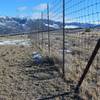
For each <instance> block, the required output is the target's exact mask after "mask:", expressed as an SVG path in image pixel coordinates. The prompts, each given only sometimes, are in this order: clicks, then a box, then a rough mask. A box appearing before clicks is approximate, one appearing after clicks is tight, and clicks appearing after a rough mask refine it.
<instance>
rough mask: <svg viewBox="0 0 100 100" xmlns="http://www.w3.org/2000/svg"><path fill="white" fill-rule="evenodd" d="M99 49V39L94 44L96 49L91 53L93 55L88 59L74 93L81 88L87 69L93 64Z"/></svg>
mask: <svg viewBox="0 0 100 100" xmlns="http://www.w3.org/2000/svg"><path fill="white" fill-rule="evenodd" d="M99 49H100V39H99V40H98V42H97V44H96V47H95V49H94V51H93V53H92V55H91V57H90V59H89V61H88V64H87V66H86V68H85V70H84V72H83V74H82V76H81V78H80V80H79V82H78V84H77V86H76V89H75V92H76V93H77V92H79V89H80V86H81V84H82V82H83V80H84V78H85V76H86V74H87V73H88V71H89V68H90V67H91V64H92V63H93V61H94V58H95V56H96V54H97V53H98V50H99Z"/></svg>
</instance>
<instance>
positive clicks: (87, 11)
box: [0, 0, 100, 23]
mask: <svg viewBox="0 0 100 100" xmlns="http://www.w3.org/2000/svg"><path fill="white" fill-rule="evenodd" d="M65 2H66V3H65V4H66V22H76V21H77V22H88V23H97V22H99V23H100V0H65ZM47 3H49V4H50V8H52V9H50V18H51V19H53V20H58V21H62V0H0V16H19V17H23V16H24V17H27V16H30V17H32V18H34V19H36V18H40V13H41V12H44V16H45V14H46V9H47ZM73 12H74V13H73ZM82 16H83V17H82ZM45 17H47V16H45Z"/></svg>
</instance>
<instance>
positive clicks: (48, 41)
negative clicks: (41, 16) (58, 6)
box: [47, 4, 50, 56]
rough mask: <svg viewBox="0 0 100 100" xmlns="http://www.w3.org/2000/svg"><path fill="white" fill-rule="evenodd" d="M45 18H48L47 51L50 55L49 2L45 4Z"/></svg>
mask: <svg viewBox="0 0 100 100" xmlns="http://www.w3.org/2000/svg"><path fill="white" fill-rule="evenodd" d="M47 20H48V53H49V56H50V31H49V20H50V19H49V4H47Z"/></svg>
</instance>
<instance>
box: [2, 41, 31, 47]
mask: <svg viewBox="0 0 100 100" xmlns="http://www.w3.org/2000/svg"><path fill="white" fill-rule="evenodd" d="M0 45H24V46H30V45H31V42H30V40H29V39H25V40H24V39H23V40H22V39H21V40H0Z"/></svg>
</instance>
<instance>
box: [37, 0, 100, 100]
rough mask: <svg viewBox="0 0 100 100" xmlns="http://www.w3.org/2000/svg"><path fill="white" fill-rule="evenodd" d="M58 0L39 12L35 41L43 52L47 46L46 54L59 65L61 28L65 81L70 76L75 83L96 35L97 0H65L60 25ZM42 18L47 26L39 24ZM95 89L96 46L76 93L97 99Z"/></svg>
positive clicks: (99, 86) (98, 81)
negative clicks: (55, 59) (93, 57)
mask: <svg viewBox="0 0 100 100" xmlns="http://www.w3.org/2000/svg"><path fill="white" fill-rule="evenodd" d="M62 1H63V0H50V1H49V8H48V9H47V12H46V11H44V12H42V13H41V20H40V21H41V24H40V25H39V27H38V29H37V31H38V32H37V34H36V35H37V37H36V40H37V41H36V43H37V45H38V46H39V47H40V48H42V52H43V53H44V54H48V50H50V51H49V52H50V56H52V57H54V58H59V61H60V63H59V62H57V63H59V65H60V69H62V65H63V56H64V55H63V56H62V54H63V49H64V48H63V42H64V41H63V28H64V29H65V37H64V38H65V44H64V45H65V49H64V54H65V63H64V65H65V78H66V80H67V81H68V80H72V81H73V82H74V83H75V85H76V84H78V81H79V79H80V77H81V76H82V74H83V72H84V69H85V68H86V65H87V63H88V61H89V59H90V57H91V55H92V52H93V50H94V48H95V46H96V44H97V41H98V40H99V39H100V0H65V3H64V4H65V8H64V9H65V25H64V26H63V15H64V14H63V2H62ZM48 10H49V12H48ZM48 16H49V17H48ZM44 21H45V26H47V27H42V26H43V22H44ZM58 24H59V26H60V27H59V26H58ZM48 27H49V28H48ZM39 31H42V32H39ZM48 34H49V37H48ZM48 38H49V39H50V40H48ZM48 46H50V48H49V49H48ZM99 93H100V50H99V52H98V53H97V54H96V57H95V59H94V61H93V62H92V66H91V67H90V69H89V71H88V74H87V75H86V77H85V79H84V81H83V83H82V87H81V94H80V95H81V96H82V97H83V98H85V99H86V97H88V98H87V99H91V100H92V99H93V100H99V99H100V94H99Z"/></svg>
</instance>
